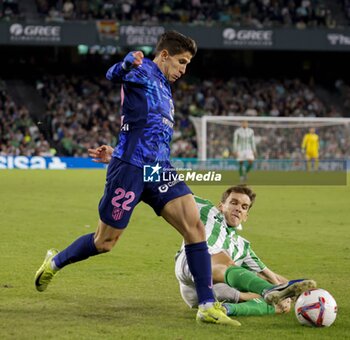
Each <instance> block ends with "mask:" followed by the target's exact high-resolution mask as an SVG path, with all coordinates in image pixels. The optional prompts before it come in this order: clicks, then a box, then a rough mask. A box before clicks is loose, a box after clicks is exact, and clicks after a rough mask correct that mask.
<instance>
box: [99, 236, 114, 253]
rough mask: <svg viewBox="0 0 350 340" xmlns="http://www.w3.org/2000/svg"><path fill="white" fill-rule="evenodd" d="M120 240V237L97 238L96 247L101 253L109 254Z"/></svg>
mask: <svg viewBox="0 0 350 340" xmlns="http://www.w3.org/2000/svg"><path fill="white" fill-rule="evenodd" d="M118 239H119V235H118V236H117V237H114V238H102V237H97V238H96V239H95V247H96V249H97V251H98V252H99V253H108V252H109V251H111V250H112V249H113V247H114V246H115V244H116V243H117V241H118Z"/></svg>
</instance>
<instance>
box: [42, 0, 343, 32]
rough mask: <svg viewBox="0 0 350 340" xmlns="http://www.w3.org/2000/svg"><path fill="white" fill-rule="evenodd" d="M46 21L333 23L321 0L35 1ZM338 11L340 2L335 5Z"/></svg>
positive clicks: (258, 25) (241, 23)
mask: <svg viewBox="0 0 350 340" xmlns="http://www.w3.org/2000/svg"><path fill="white" fill-rule="evenodd" d="M36 4H37V10H38V13H39V14H40V15H41V17H44V18H45V19H46V20H48V21H63V20H89V19H115V20H118V21H123V22H126V21H130V22H133V23H135V22H138V23H153V24H155V23H165V22H177V23H178V22H181V23H191V24H195V25H217V24H227V25H234V26H246V27H247V26H248V27H257V28H261V27H270V26H287V27H288V26H296V27H298V28H305V27H315V26H327V27H334V26H335V25H336V23H335V20H334V18H333V15H332V12H331V10H330V8H329V7H328V6H327V4H326V2H325V1H322V0H293V1H291V0H253V1H248V0H226V1H225V0H217V1H208V0H191V1H185V0H171V1H169V0H167V1H164V0H155V1H150V0H125V1H113V0H109V1H100V0H94V1H86V0H76V1H73V0H65V1H61V0H59V1H54V0H36ZM338 7H339V10H340V4H338Z"/></svg>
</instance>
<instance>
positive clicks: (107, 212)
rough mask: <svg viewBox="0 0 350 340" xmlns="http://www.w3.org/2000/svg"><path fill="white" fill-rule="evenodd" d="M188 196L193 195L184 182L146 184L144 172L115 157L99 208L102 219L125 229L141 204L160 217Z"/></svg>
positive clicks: (109, 168) (112, 225) (111, 163)
mask: <svg viewBox="0 0 350 340" xmlns="http://www.w3.org/2000/svg"><path fill="white" fill-rule="evenodd" d="M171 172H172V174H173V177H171V178H174V174H176V171H175V170H172V171H171ZM188 194H192V192H191V190H190V188H189V187H188V186H187V185H186V183H185V182H183V181H178V180H175V181H167V182H164V181H162V180H161V181H159V182H144V179H143V169H141V168H138V167H136V166H134V165H132V164H129V163H126V162H124V161H122V160H120V159H118V158H114V157H112V160H111V162H110V163H109V165H108V170H107V176H106V185H105V191H104V194H103V197H102V198H101V200H100V203H99V207H98V210H99V214H100V219H101V221H102V222H104V223H106V224H108V225H110V226H111V227H114V228H118V229H123V228H125V227H126V226H127V225H128V223H129V220H130V217H131V214H132V212H133V210H134V208H135V207H136V205H137V204H138V203H139V202H140V201H143V202H145V203H147V204H148V205H150V206H151V207H152V208H153V210H154V211H155V213H156V214H157V215H160V213H161V210H162V209H163V207H164V206H165V205H166V204H167V203H168V202H170V201H171V200H173V199H175V198H177V197H181V196H184V195H188Z"/></svg>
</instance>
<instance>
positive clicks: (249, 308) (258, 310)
mask: <svg viewBox="0 0 350 340" xmlns="http://www.w3.org/2000/svg"><path fill="white" fill-rule="evenodd" d="M224 306H225V308H226V309H227V315H228V316H259V315H270V314H275V313H276V310H275V307H274V306H270V305H268V304H267V303H266V302H265V301H264V299H254V300H249V301H246V302H241V303H224Z"/></svg>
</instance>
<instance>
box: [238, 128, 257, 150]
mask: <svg viewBox="0 0 350 340" xmlns="http://www.w3.org/2000/svg"><path fill="white" fill-rule="evenodd" d="M233 151H234V152H241V151H253V152H256V146H255V138H254V131H253V129H251V128H243V127H240V128H238V129H236V130H235V132H234V134H233Z"/></svg>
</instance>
